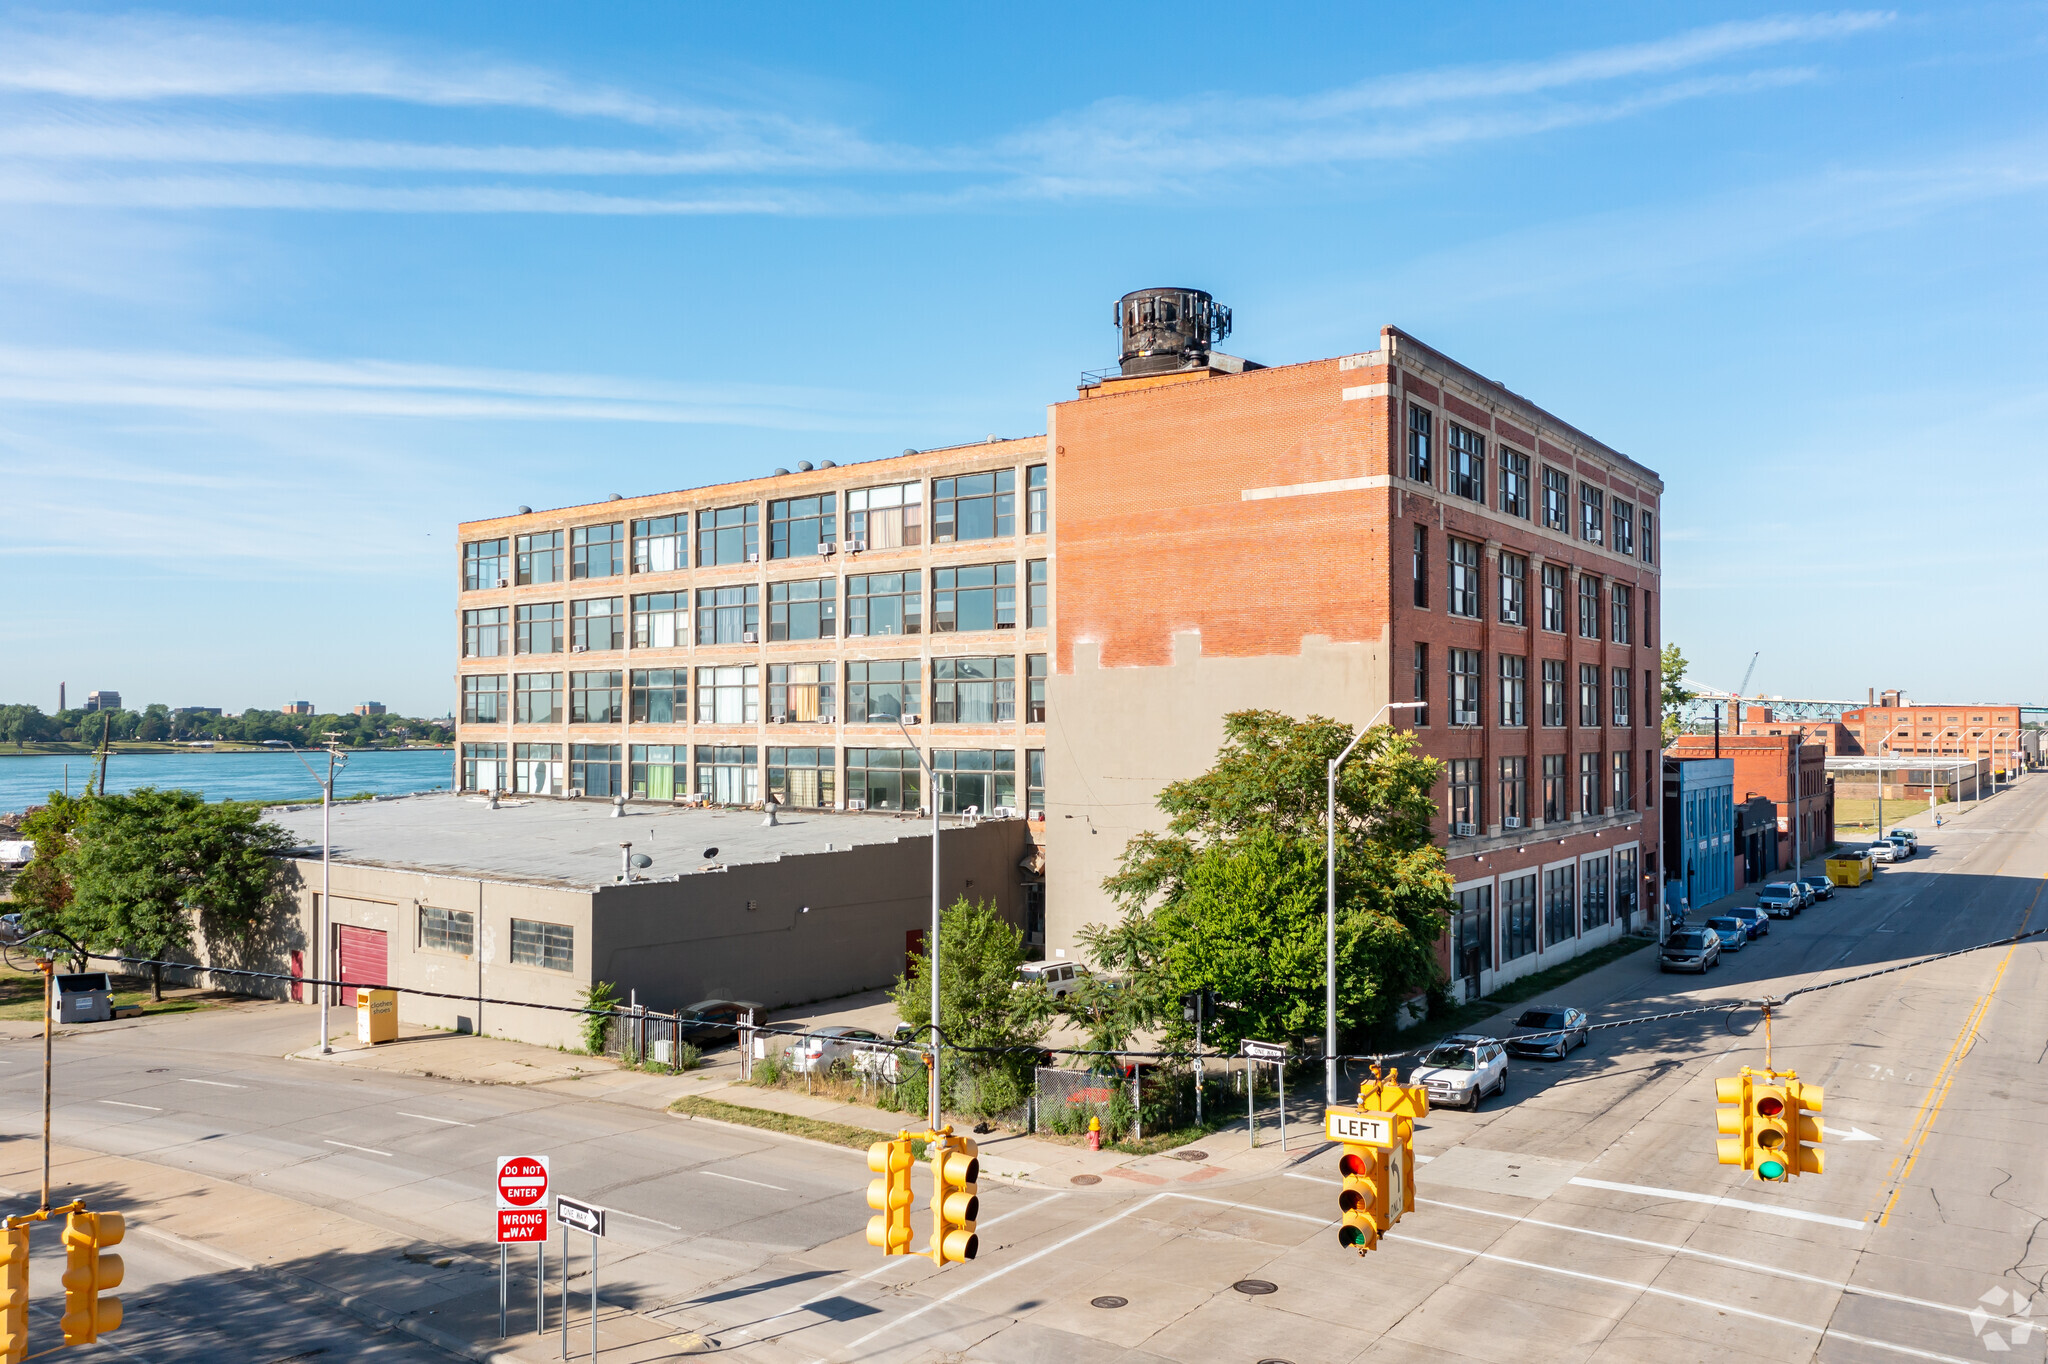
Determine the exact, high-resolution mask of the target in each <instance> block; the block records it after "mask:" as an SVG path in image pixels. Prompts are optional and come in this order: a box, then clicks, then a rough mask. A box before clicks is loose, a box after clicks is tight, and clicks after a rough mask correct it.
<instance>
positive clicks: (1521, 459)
mask: <svg viewBox="0 0 2048 1364" xmlns="http://www.w3.org/2000/svg"><path fill="white" fill-rule="evenodd" d="M1499 464H1500V509H1501V510H1502V511H1504V512H1506V513H1507V514H1508V515H1509V516H1519V517H1521V518H1522V519H1523V520H1524V521H1526V520H1528V519H1529V457H1528V456H1527V455H1525V454H1521V453H1519V452H1518V451H1514V450H1510V449H1508V447H1507V446H1505V445H1503V446H1501V447H1500V454H1499Z"/></svg>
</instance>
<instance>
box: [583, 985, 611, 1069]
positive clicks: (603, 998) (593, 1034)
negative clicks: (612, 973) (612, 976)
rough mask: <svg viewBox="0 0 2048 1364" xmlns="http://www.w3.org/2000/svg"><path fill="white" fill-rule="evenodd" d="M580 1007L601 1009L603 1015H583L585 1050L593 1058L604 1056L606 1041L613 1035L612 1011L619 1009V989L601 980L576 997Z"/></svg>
mask: <svg viewBox="0 0 2048 1364" xmlns="http://www.w3.org/2000/svg"><path fill="white" fill-rule="evenodd" d="M576 1003H577V1005H578V1006H579V1007H581V1008H585V1009H601V1010H603V1012H602V1013H588V1014H585V1015H583V1019H582V1027H583V1050H585V1051H587V1052H589V1053H590V1054H591V1055H592V1056H602V1055H604V1044H605V1039H606V1038H607V1037H609V1036H610V1035H611V1027H612V1011H613V1010H615V1009H617V1008H618V1007H619V987H618V986H617V985H614V984H613V983H612V982H611V981H608V980H600V981H597V982H595V983H594V984H592V985H591V987H590V988H589V989H587V990H585V991H583V993H582V994H580V995H578V996H577V997H576Z"/></svg>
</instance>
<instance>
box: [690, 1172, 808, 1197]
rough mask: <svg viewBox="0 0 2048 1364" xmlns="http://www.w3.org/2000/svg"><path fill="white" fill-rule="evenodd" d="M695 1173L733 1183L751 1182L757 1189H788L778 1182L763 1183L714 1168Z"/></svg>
mask: <svg viewBox="0 0 2048 1364" xmlns="http://www.w3.org/2000/svg"><path fill="white" fill-rule="evenodd" d="M697 1173H698V1174H700V1175H710V1176H711V1177H712V1178H713V1179H729V1180H731V1181H732V1182H733V1183H735V1184H751V1185H753V1186H754V1187H755V1188H757V1189H773V1190H775V1192H777V1193H788V1192H789V1190H787V1189H785V1188H783V1187H782V1186H781V1185H780V1184H763V1183H762V1182H761V1181H760V1180H758V1179H741V1178H740V1177H739V1176H738V1175H726V1174H720V1173H719V1172H718V1171H716V1170H699V1171H697Z"/></svg>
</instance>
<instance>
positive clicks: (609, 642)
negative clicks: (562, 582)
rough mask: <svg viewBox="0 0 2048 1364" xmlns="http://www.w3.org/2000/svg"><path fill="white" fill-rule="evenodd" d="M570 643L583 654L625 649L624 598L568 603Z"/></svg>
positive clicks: (597, 598) (599, 598)
mask: <svg viewBox="0 0 2048 1364" xmlns="http://www.w3.org/2000/svg"><path fill="white" fill-rule="evenodd" d="M569 644H570V646H571V647H572V648H575V649H578V650H581V651H584V652H592V653H594V652H601V651H603V650H606V649H623V648H625V647H626V599H625V598H624V597H593V598H591V599H589V600H588V601H579V602H571V603H569Z"/></svg>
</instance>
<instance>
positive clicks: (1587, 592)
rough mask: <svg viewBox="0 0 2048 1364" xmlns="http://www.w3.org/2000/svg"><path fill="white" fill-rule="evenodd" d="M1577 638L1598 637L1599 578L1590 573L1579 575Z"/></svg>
mask: <svg viewBox="0 0 2048 1364" xmlns="http://www.w3.org/2000/svg"><path fill="white" fill-rule="evenodd" d="M1579 638H1580V639H1598V638H1600V580H1599V579H1598V578H1596V577H1594V576H1593V575H1592V574H1590V573H1581V574H1580V575H1579Z"/></svg>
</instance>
